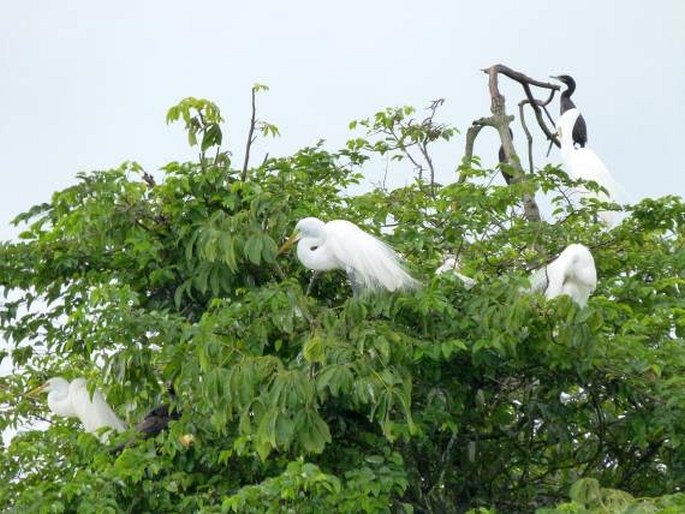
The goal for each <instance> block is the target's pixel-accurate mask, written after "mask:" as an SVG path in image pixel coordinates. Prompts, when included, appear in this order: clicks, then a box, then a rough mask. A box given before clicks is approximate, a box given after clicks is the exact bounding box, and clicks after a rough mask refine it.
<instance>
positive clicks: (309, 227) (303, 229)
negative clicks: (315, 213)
mask: <svg viewBox="0 0 685 514" xmlns="http://www.w3.org/2000/svg"><path fill="white" fill-rule="evenodd" d="M325 230H326V224H325V223H324V222H323V221H321V220H320V219H319V218H314V217H312V216H310V217H308V218H302V219H301V220H300V221H298V222H297V225H295V234H299V235H300V237H318V236H321V235H322V234H323V233H324V231H325Z"/></svg>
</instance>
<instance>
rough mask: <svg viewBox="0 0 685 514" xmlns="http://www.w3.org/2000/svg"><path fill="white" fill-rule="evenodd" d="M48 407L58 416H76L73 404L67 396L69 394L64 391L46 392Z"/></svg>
mask: <svg viewBox="0 0 685 514" xmlns="http://www.w3.org/2000/svg"><path fill="white" fill-rule="evenodd" d="M48 407H50V410H51V411H52V412H54V413H55V414H57V415H58V416H64V417H67V418H71V417H75V416H76V411H75V410H74V405H73V404H72V403H71V398H69V394H68V392H66V391H65V392H62V391H51V392H50V393H48Z"/></svg>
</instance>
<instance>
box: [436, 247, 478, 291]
mask: <svg viewBox="0 0 685 514" xmlns="http://www.w3.org/2000/svg"><path fill="white" fill-rule="evenodd" d="M460 270H461V266H460V265H459V259H457V258H455V257H454V256H452V255H448V256H447V258H446V259H445V261H444V262H443V263H442V265H441V266H440V267H439V268H438V269H436V270H435V274H436V275H442V274H443V273H452V274H454V275H455V276H456V277H457V278H458V279H459V280H461V281H462V282H463V283H464V287H465V288H466V289H471V288H472V287H473V286H475V285H476V281H475V279H473V278H471V277H467V276H466V275H462V274H461V273H460V272H459V271H460Z"/></svg>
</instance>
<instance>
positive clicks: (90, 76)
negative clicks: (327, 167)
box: [0, 0, 685, 239]
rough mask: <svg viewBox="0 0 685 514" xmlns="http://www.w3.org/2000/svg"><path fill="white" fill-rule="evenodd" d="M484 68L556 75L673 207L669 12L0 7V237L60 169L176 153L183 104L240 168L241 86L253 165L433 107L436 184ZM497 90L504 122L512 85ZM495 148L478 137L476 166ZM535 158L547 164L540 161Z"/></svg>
mask: <svg viewBox="0 0 685 514" xmlns="http://www.w3.org/2000/svg"><path fill="white" fill-rule="evenodd" d="M496 63H502V64H506V65H508V66H510V67H512V68H514V69H516V70H519V71H521V72H524V73H526V74H528V75H529V76H532V77H534V78H537V79H542V80H544V79H546V78H547V77H548V76H549V75H557V74H562V73H567V74H571V75H573V76H574V77H575V79H576V81H577V83H578V89H577V91H576V94H575V95H574V100H575V102H576V104H577V105H578V107H579V108H580V110H581V112H582V113H583V115H584V116H585V119H586V121H587V124H588V135H589V138H588V139H589V142H588V146H589V147H591V148H593V149H594V150H595V151H596V152H597V153H598V154H599V155H600V156H601V158H602V159H603V160H604V162H605V163H606V164H607V165H608V167H609V169H610V170H611V171H612V173H613V175H614V178H615V179H616V180H617V181H618V182H619V183H620V184H621V185H622V186H623V188H624V189H625V190H626V191H627V192H628V194H629V195H630V196H631V198H632V199H634V200H638V199H640V198H643V197H645V196H652V197H658V196H661V195H664V194H680V195H683V194H685V178H684V177H685V173H684V171H683V164H682V150H681V148H682V145H683V144H682V135H683V130H682V121H683V120H684V119H685V102H683V97H682V95H683V92H684V91H683V89H684V85H685V2H683V1H682V0H662V1H659V2H644V1H637V0H604V1H597V0H576V1H566V2H559V1H549V0H533V1H527V2H514V1H510V0H489V1H482V2H476V1H470V2H459V1H456V0H451V1H448V0H445V1H430V0H429V1H423V2H417V1H413V2H409V1H401V0H381V1H373V0H366V1H358V0H346V1H344V2H330V1H329V2H326V1H322V0H317V1H313V0H312V1H309V0H308V1H296V0H291V1H276V0H271V1H258V0H255V1H241V2H236V1H223V2H222V1H199V0H198V1H187V0H185V1H177V0H147V1H141V0H137V1H131V0H119V1H117V2H93V1H92V0H61V1H59V2H55V1H51V0H50V1H49V0H33V1H25V2H2V3H1V4H0V98H2V101H3V102H2V117H1V118H0V158H1V160H0V169H1V175H0V177H1V180H2V182H1V184H2V186H1V187H0V239H6V238H9V237H11V236H12V235H13V234H14V233H15V230H14V229H11V228H10V227H9V221H10V219H11V218H13V217H14V216H15V215H17V214H18V213H20V212H23V211H24V210H26V209H28V208H29V207H31V206H32V205H34V204H36V203H40V202H43V201H47V200H49V197H50V194H51V193H52V192H53V191H56V190H58V189H62V188H65V187H67V186H69V185H70V184H72V183H73V182H74V175H75V173H76V172H78V171H88V170H94V169H107V168H111V167H116V166H118V165H119V164H120V163H121V162H122V161H125V160H135V161H138V162H140V163H141V164H142V165H143V166H144V167H145V168H146V169H147V170H148V171H150V172H153V173H154V172H156V171H157V170H158V169H159V167H161V166H163V165H164V164H165V163H167V162H169V161H172V160H184V159H191V158H194V156H195V154H196V152H195V151H194V150H193V151H191V150H189V149H188V147H187V144H186V140H185V134H184V132H183V130H182V127H181V126H180V125H171V126H167V125H166V124H165V114H166V111H167V109H168V108H169V107H170V106H171V105H173V104H175V103H177V102H178V101H179V100H180V99H182V98H184V97H187V96H196V97H205V98H208V99H210V100H212V101H214V102H216V103H217V104H218V105H219V106H220V107H221V109H222V113H223V115H224V117H225V118H226V119H227V125H226V130H225V141H226V142H227V144H226V146H227V147H228V148H229V149H231V150H233V152H234V158H235V162H236V164H238V163H240V162H242V149H243V146H244V139H245V134H246V128H247V121H248V118H249V94H250V87H251V85H252V84H253V83H255V82H260V83H263V84H267V85H268V86H270V88H271V90H270V91H269V92H267V93H264V94H261V95H260V98H259V104H258V110H259V116H260V117H261V118H262V119H265V120H268V121H269V122H272V123H274V124H276V125H277V126H278V127H279V128H280V130H281V134H282V136H281V138H279V139H277V140H275V141H267V142H266V143H262V144H260V145H259V146H258V147H257V148H256V151H255V154H254V155H255V157H254V161H255V162H258V161H260V160H261V158H262V157H263V154H264V152H265V151H269V152H270V154H271V156H277V155H286V154H288V153H292V152H293V151H295V150H296V149H298V148H301V147H303V146H306V145H311V144H314V143H315V142H316V141H317V140H318V139H321V138H323V139H326V140H327V147H328V148H329V149H331V150H335V149H337V148H339V147H340V146H341V145H342V144H343V143H344V142H345V140H346V139H347V138H348V137H351V136H352V135H353V134H352V133H350V132H349V131H348V129H347V125H348V123H349V121H351V120H353V119H358V118H360V117H365V116H370V115H372V114H373V113H374V112H375V111H377V110H380V109H382V108H384V107H386V106H399V105H406V104H410V105H415V106H416V107H418V108H422V107H424V106H426V105H427V104H428V102H429V101H431V100H433V99H436V98H444V99H445V100H446V105H445V107H444V108H443V109H442V111H441V113H442V114H441V115H440V118H439V119H440V121H444V122H448V123H450V124H452V125H455V126H456V127H457V128H459V129H461V130H462V135H461V136H458V137H457V138H455V139H454V140H453V141H452V142H451V143H450V146H449V147H447V148H445V149H443V150H441V152H442V153H441V155H440V156H439V157H440V158H439V159H438V160H437V163H438V165H439V166H440V169H439V170H438V176H439V180H440V181H441V182H443V183H447V182H449V181H451V180H452V179H453V177H454V175H453V170H454V167H455V166H456V164H457V163H458V162H459V159H460V157H461V156H462V154H463V147H464V137H463V134H464V133H465V131H466V129H467V128H468V126H469V125H470V123H471V121H472V120H473V119H476V118H479V117H481V116H485V115H488V114H489V97H488V92H487V78H486V76H485V75H484V74H483V73H482V72H481V71H479V70H480V69H481V68H485V67H487V66H489V65H492V64H496ZM502 91H503V93H505V95H506V96H507V101H508V103H507V108H508V112H509V113H510V114H516V105H517V103H518V101H519V100H520V99H521V98H522V95H523V93H522V91H521V89H520V87H518V86H514V85H511V86H506V87H503V88H502ZM552 112H553V113H554V114H556V113H557V112H558V104H555V106H554V107H553V108H552ZM420 114H421V113H419V115H420ZM517 129H518V131H517V132H516V136H517V137H516V138H515V144H516V145H517V148H518V150H519V151H520V152H522V151H523V149H524V148H523V145H522V144H521V141H522V132H520V128H519V127H518V126H517V125H515V130H517ZM538 138H540V134H539V133H538ZM498 145H499V143H498V142H497V140H496V138H495V136H494V134H485V135H484V136H483V137H482V138H481V139H479V141H478V144H477V146H476V153H477V154H478V155H480V156H481V157H482V158H483V162H484V164H486V165H487V164H494V162H495V160H496V154H497V148H498ZM538 146H539V147H542V146H544V145H543V143H542V140H541V139H538ZM542 155H544V152H542ZM545 162H546V161H545V160H544V159H540V160H538V161H537V162H536V164H537V165H538V166H543V165H544V164H545ZM548 162H553V163H560V162H561V157H560V155H559V152H558V150H556V149H555V150H553V151H552V154H551V155H550V157H549V161H548ZM405 179H406V177H402V178H401V179H400V182H401V180H405Z"/></svg>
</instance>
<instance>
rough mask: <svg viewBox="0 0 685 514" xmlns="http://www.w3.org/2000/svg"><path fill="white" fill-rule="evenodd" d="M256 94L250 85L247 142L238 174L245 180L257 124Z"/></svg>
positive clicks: (254, 88) (255, 89) (255, 90)
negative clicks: (250, 114) (250, 106)
mask: <svg viewBox="0 0 685 514" xmlns="http://www.w3.org/2000/svg"><path fill="white" fill-rule="evenodd" d="M256 94H257V88H256V87H254V86H253V87H252V116H251V118H250V130H249V132H248V133H247V143H245V160H244V161H243V171H242V173H241V174H240V180H242V181H243V182H245V181H246V180H247V166H248V164H249V162H250V149H251V148H252V143H254V140H255V138H254V129H255V127H256V125H257V119H256V117H257V106H256V101H255V96H256Z"/></svg>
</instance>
